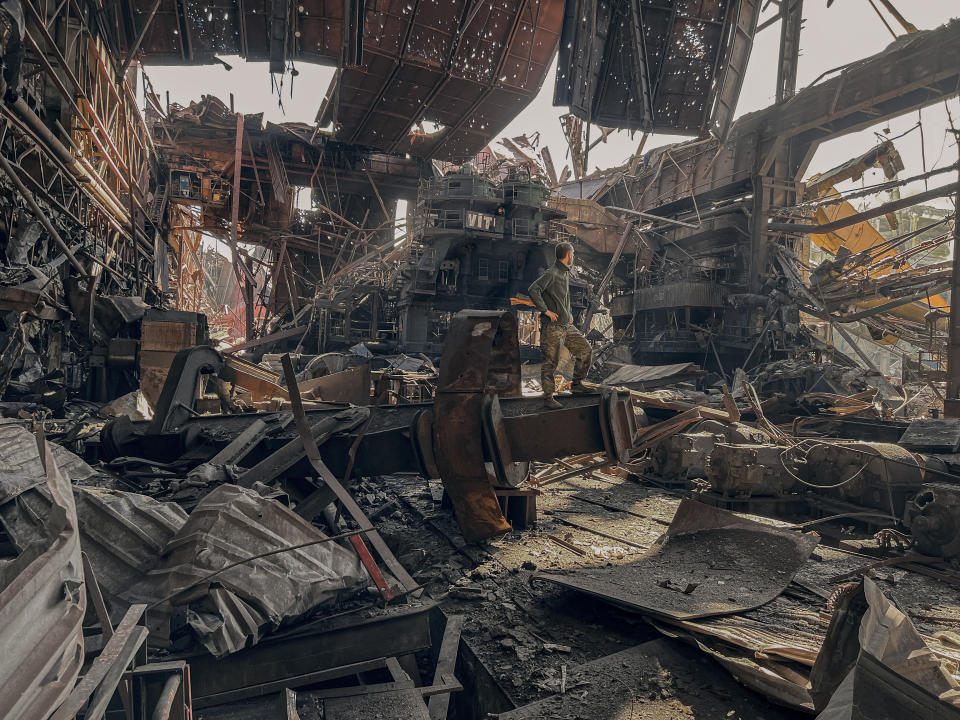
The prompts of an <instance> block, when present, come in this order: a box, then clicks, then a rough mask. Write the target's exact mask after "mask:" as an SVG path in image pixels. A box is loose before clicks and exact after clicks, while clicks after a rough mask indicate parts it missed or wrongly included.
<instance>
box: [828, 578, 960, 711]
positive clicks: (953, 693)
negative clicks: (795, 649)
mask: <svg viewBox="0 0 960 720" xmlns="http://www.w3.org/2000/svg"><path fill="white" fill-rule="evenodd" d="M863 593H864V595H865V597H866V601H867V609H866V612H865V613H864V614H863V620H862V621H861V623H860V633H859V642H860V653H859V655H858V657H857V660H856V662H855V664H854V666H853V668H852V669H851V670H850V672H849V673H848V674H847V676H846V677H845V678H844V679H843V682H841V683H840V686H839V687H838V688H837V690H836V692H835V693H834V694H833V697H832V698H831V699H830V703H829V704H828V705H827V707H826V708H825V709H824V711H823V712H822V713H820V715H818V716H817V720H859V718H869V719H870V720H888V719H889V720H894V719H895V718H907V717H917V718H920V717H922V718H931V719H932V718H936V719H937V720H939V719H940V718H960V684H958V683H957V680H956V678H954V677H953V676H952V675H950V673H948V672H947V671H946V669H945V668H944V667H943V664H942V663H941V661H940V658H939V657H937V655H936V654H935V653H934V652H933V651H932V650H931V649H930V648H929V647H928V646H927V644H926V643H925V642H924V641H923V638H922V637H921V636H920V633H918V632H917V630H916V628H915V627H914V626H913V623H912V622H910V618H908V617H907V616H906V615H905V614H903V613H902V612H900V610H899V609H898V608H897V607H896V606H894V604H893V603H892V602H890V600H888V599H887V597H886V596H885V595H884V594H883V593H882V592H881V591H880V588H878V587H877V585H876V583H874V582H873V581H872V580H870V578H866V577H865V578H864V579H863ZM824 651H826V652H830V653H831V654H835V653H838V652H840V648H828V647H827V646H826V645H825V646H824Z"/></svg>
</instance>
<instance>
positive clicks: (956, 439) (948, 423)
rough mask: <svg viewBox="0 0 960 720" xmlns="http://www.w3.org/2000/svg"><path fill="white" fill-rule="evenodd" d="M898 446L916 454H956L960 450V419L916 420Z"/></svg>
mask: <svg viewBox="0 0 960 720" xmlns="http://www.w3.org/2000/svg"><path fill="white" fill-rule="evenodd" d="M898 444H899V445H900V446H901V447H905V448H906V449H907V450H913V451H915V452H920V451H924V452H935V453H955V452H957V451H958V450H960V418H916V419H915V420H912V421H911V422H910V424H909V425H907V429H906V430H905V431H904V433H903V435H901V436H900V442H899V443H898Z"/></svg>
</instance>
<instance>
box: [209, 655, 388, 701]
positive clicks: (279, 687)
mask: <svg viewBox="0 0 960 720" xmlns="http://www.w3.org/2000/svg"><path fill="white" fill-rule="evenodd" d="M385 663H386V658H377V659H375V660H364V661H363V662H357V663H351V664H350V665H341V666H340V667H335V668H328V669H326V670H318V671H316V672H311V673H305V674H303V675H294V676H292V677H287V678H282V679H280V680H273V681H271V682H266V683H260V684H259V685H250V686H248V687H244V688H239V689H237V690H228V691H227V692H221V693H217V694H215V695H206V696H203V697H198V698H194V700H193V707H194V709H197V710H199V709H201V708H205V707H212V706H214V705H225V704H226V703H230V702H236V701H238V700H247V699H249V698H255V697H262V696H264V695H272V694H273V693H275V692H283V691H284V690H285V689H288V688H297V687H303V686H305V685H313V684H315V683H321V682H326V681H327V680H337V679H339V678H344V677H348V676H350V675H356V674H357V673H362V672H367V671H368V670H377V669H379V668H382V667H384V664H385Z"/></svg>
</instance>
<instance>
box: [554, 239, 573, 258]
mask: <svg viewBox="0 0 960 720" xmlns="http://www.w3.org/2000/svg"><path fill="white" fill-rule="evenodd" d="M572 252H573V245H571V244H570V243H568V242H562V243H558V244H557V260H563V259H564V258H565V257H566V256H567V255H569V254H570V253H572Z"/></svg>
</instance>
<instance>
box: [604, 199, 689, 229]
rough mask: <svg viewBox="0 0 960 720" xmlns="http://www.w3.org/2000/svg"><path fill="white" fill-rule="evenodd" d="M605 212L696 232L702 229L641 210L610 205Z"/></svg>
mask: <svg viewBox="0 0 960 720" xmlns="http://www.w3.org/2000/svg"><path fill="white" fill-rule="evenodd" d="M604 210H612V211H613V212H621V213H626V214H627V215H636V216H637V217H642V218H647V219H648V220H657V221H659V222H665V223H669V224H670V225H679V226H680V227H687V228H694V229H695V230H697V229H699V228H700V225H699V224H697V225H694V224H693V223H688V222H683V221H682V220H674V219H673V218H668V217H660V216H659V215H653V214H651V213H645V212H640V211H639V210H631V209H630V208H622V207H615V206H612V205H608V206H605V207H604Z"/></svg>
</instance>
